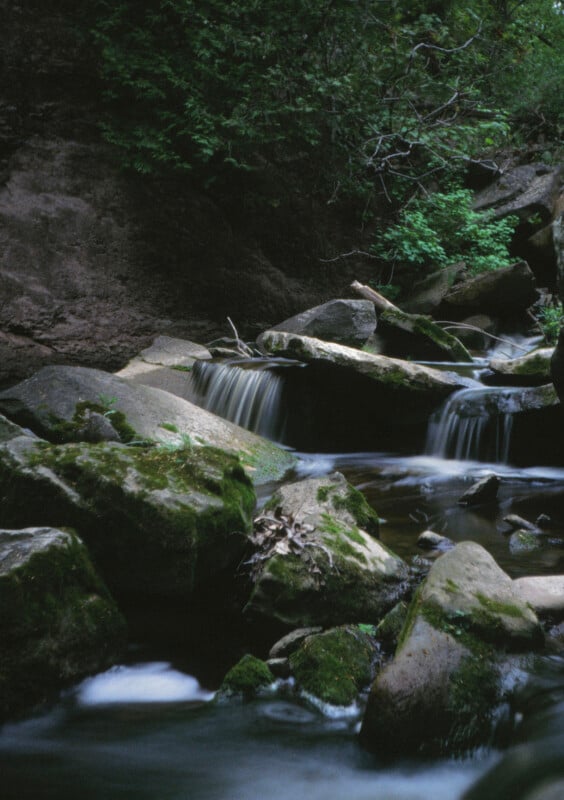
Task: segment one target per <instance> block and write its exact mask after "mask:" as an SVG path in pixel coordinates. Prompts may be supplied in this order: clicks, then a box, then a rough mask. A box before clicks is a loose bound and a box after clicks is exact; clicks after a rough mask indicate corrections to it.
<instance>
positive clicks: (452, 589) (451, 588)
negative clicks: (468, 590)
mask: <svg viewBox="0 0 564 800" xmlns="http://www.w3.org/2000/svg"><path fill="white" fill-rule="evenodd" d="M444 590H445V592H449V593H450V594H458V592H459V591H460V587H459V586H458V584H457V583H456V582H455V581H453V580H452V578H447V579H446V582H445V585H444Z"/></svg>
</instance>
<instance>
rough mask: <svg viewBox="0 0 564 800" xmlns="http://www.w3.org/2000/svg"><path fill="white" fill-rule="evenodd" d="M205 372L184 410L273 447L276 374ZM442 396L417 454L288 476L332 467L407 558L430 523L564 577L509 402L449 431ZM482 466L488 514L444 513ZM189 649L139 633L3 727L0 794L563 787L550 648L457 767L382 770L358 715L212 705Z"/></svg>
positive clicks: (559, 690) (292, 793) (552, 497)
mask: <svg viewBox="0 0 564 800" xmlns="http://www.w3.org/2000/svg"><path fill="white" fill-rule="evenodd" d="M449 368H452V365H449ZM479 368H480V363H477V364H476V365H474V366H473V369H474V370H479ZM221 369H223V372H222V373H221V372H220V370H221ZM205 370H207V374H205V375H200V376H199V379H198V380H199V384H198V386H197V387H196V389H195V398H196V399H197V400H198V402H200V404H203V405H206V406H207V407H208V408H210V409H211V410H215V411H216V412H217V413H220V414H222V415H224V416H227V417H229V418H231V419H233V420H234V421H237V422H239V423H240V424H243V425H245V426H247V427H250V428H252V429H254V430H256V431H257V432H260V433H261V434H263V435H267V436H270V437H271V438H273V439H277V440H280V439H283V436H284V420H283V402H282V401H281V399H280V398H281V392H282V389H283V378H281V377H280V370H279V371H278V373H276V374H275V373H273V372H272V371H269V370H268V369H262V370H258V372H257V371H252V372H251V371H249V370H241V369H237V368H235V369H234V368H233V367H231V368H229V367H225V368H219V370H218V368H214V367H213V366H212V367H211V372H210V368H209V367H208V366H206V368H205ZM205 370H204V371H205ZM261 374H262V377H260V375H261ZM257 376H258V377H257ZM221 381H223V382H224V383H223V384H222V385H219V383H220V382H221ZM225 382H227V383H225ZM483 391H484V390H483V389H482V388H481V387H480V386H479V385H476V387H475V388H471V389H464V390H462V392H461V393H459V394H460V397H459V400H460V401H464V392H466V393H468V392H470V393H472V392H475V393H479V392H483ZM485 391H486V392H487V391H488V390H485ZM511 391H514V390H508V396H509V395H510V394H511ZM214 392H215V397H214ZM476 396H477V395H476ZM456 403H457V400H456V398H453V399H451V400H450V401H449V404H450V405H449V406H448V407H447V408H446V409H445V412H444V414H443V415H442V416H441V415H440V413H439V414H437V415H436V416H435V417H434V419H432V420H431V421H430V423H429V427H428V434H427V442H426V444H425V445H424V446H423V447H422V448H421V452H419V453H418V454H417V455H406V454H405V453H404V452H403V451H402V452H399V453H398V452H396V453H394V452H391V451H389V450H388V449H387V450H386V452H350V453H348V452H339V453H312V452H307V453H301V454H300V456H299V466H298V470H297V471H298V475H301V476H306V475H324V474H327V473H330V472H332V471H334V470H335V469H338V470H339V471H341V472H343V473H344V475H345V476H346V477H347V479H348V480H349V481H350V482H351V483H352V484H353V485H354V486H356V487H357V488H359V489H360V490H361V491H362V492H363V493H364V494H365V496H366V498H367V499H368V501H369V502H370V503H371V504H372V505H373V507H374V508H375V509H376V510H377V511H378V514H379V515H380V517H381V518H382V520H383V523H382V526H381V539H382V541H383V542H384V543H385V544H386V545H388V546H389V547H390V548H391V549H393V550H394V551H395V552H396V553H397V554H398V555H400V556H402V557H403V558H405V559H407V560H408V561H410V562H411V561H412V560H413V559H414V558H416V559H417V558H422V557H423V556H424V555H426V554H423V553H422V551H420V550H418V548H417V545H416V540H417V537H418V535H419V534H420V533H421V532H422V531H423V530H425V529H427V528H431V529H433V530H435V531H437V532H439V533H442V534H444V535H446V536H448V537H449V538H451V539H452V540H454V541H462V540H469V539H470V540H473V541H476V542H479V543H480V544H482V545H483V546H484V547H486V548H487V549H488V550H489V551H490V552H491V553H492V555H493V556H494V558H495V559H496V561H497V562H498V563H499V564H500V566H501V567H502V568H503V569H504V570H505V571H506V572H507V573H508V574H509V575H510V576H511V577H519V576H523V575H531V574H535V575H539V574H556V573H562V572H564V541H563V540H564V503H563V498H564V467H562V466H559V465H556V466H555V465H554V463H550V464H547V465H546V466H542V465H537V464H535V465H532V464H528V465H527V464H524V465H520V466H515V465H512V464H511V461H510V454H511V448H510V447H509V444H510V443H509V441H508V439H509V438H510V437H511V433H512V431H511V427H512V425H511V422H512V419H511V403H510V400H508V401H507V402H505V401H504V404H503V403H502V406H503V408H502V410H501V413H499V414H498V415H497V418H496V420H495V421H494V424H493V425H492V424H489V423H491V420H490V421H489V423H488V424H486V421H485V420H488V419H489V418H488V417H487V415H486V416H484V415H483V414H482V415H478V416H477V418H476V420H475V421H474V422H468V420H466V422H465V421H464V419H463V417H459V415H458V412H457V408H456ZM482 454H484V458H485V460H482ZM491 473H495V474H497V475H499V476H500V478H501V486H500V493H499V502H498V504H497V505H492V506H488V507H483V508H479V509H477V510H469V509H467V508H463V507H461V506H459V505H457V499H458V498H459V497H460V495H461V494H462V493H463V491H464V490H465V489H466V488H468V486H469V485H471V484H472V482H473V481H474V480H475V479H478V478H479V477H481V476H483V475H486V474H491ZM272 488H273V487H270V490H272ZM509 513H516V514H519V515H520V516H522V517H525V518H526V519H530V520H531V519H532V520H535V519H536V518H537V517H538V515H539V514H541V513H543V514H547V515H548V516H549V517H550V518H551V520H552V524H553V533H554V535H551V536H549V537H547V540H546V542H545V544H544V546H543V547H541V548H539V549H537V550H534V551H530V552H521V551H515V550H512V549H511V547H510V545H509V537H508V536H507V535H505V530H506V526H505V524H504V523H503V517H505V516H506V515H507V514H509ZM563 635H564V634H563ZM208 638H213V637H212V636H211V635H210V636H209V637H208ZM202 647H203V648H204V650H203V651H202V650H201V649H199V648H202ZM216 647H217V643H216ZM193 648H194V649H193V650H190V648H183V649H182V650H181V651H180V652H179V651H178V650H176V651H174V650H171V649H168V650H167V648H166V647H161V648H158V647H155V646H154V644H152V645H151V644H149V643H148V642H146V641H143V640H142V639H141V638H140V641H138V642H137V643H135V644H134V645H132V646H131V648H130V652H129V658H128V660H127V662H124V665H122V666H120V667H117V668H116V667H114V668H113V669H112V670H110V671H109V672H106V673H104V674H101V675H98V676H95V677H93V678H90V679H88V680H86V681H84V682H83V683H82V684H80V685H79V686H76V687H74V688H72V689H70V690H68V691H66V692H64V693H63V694H62V695H61V696H60V698H58V699H57V700H56V701H55V702H54V703H53V704H51V706H50V707H48V708H47V709H44V710H43V711H42V712H41V713H39V714H36V715H33V716H30V717H28V718H26V719H23V720H21V721H18V722H15V723H10V724H7V725H5V726H4V728H3V729H2V730H1V731H0V775H1V781H0V786H1V796H2V798H3V799H4V800H22V798H30V799H31V798H33V799H34V800H39V799H40V798H52V800H66V799H67V798H68V799H69V800H70V799H71V798H72V800H125V799H126V798H127V799H128V800H130V799H131V800H134V799H135V800H259V798H260V799H261V800H262V799H263V798H268V800H290V798H305V799H306V800H427V798H433V800H460V798H462V797H465V796H466V793H469V794H468V796H469V797H471V798H472V800H489V798H492V800H493V798H496V800H505V798H507V800H509V798H512V800H518V798H520V797H525V796H526V797H527V800H528V798H529V796H530V795H529V794H527V791H528V787H529V785H530V784H534V785H535V786H536V785H537V783H538V780H539V775H542V776H543V779H544V777H546V776H550V775H556V779H557V780H559V781H562V780H563V778H564V713H563V712H564V657H563V656H562V655H560V654H553V655H550V654H549V655H544V656H540V657H538V659H537V663H536V667H535V670H534V673H533V674H531V675H530V676H528V678H527V679H526V680H525V681H524V687H523V688H522V689H521V690H520V691H519V692H518V693H517V695H516V697H515V700H514V702H513V703H512V705H511V707H509V706H508V708H507V709H505V711H504V714H503V715H502V716H503V719H501V720H500V724H499V731H498V735H497V736H496V738H495V739H494V741H493V742H492V744H491V746H489V747H487V748H483V749H480V750H479V751H477V752H474V753H471V754H469V755H468V756H466V757H464V758H447V757H445V758H442V759H438V760H409V761H407V760H402V759H401V758H398V760H397V761H395V762H394V763H389V762H386V763H384V762H382V761H381V760H379V759H378V757H377V756H374V755H371V754H369V753H366V752H364V751H363V750H362V749H361V747H360V746H359V744H358V742H357V732H358V726H359V723H360V716H359V714H357V715H354V714H353V715H343V716H339V715H334V714H331V713H329V712H328V713H327V714H322V713H321V712H320V711H319V710H314V709H311V708H308V707H306V706H305V705H300V704H299V703H298V702H297V701H296V700H295V698H293V697H292V696H290V695H289V696H288V698H283V697H280V696H276V698H275V697H271V698H266V699H263V700H260V701H254V702H249V703H246V704H241V703H238V704H218V703H213V702H212V698H213V696H214V694H213V691H214V689H216V688H217V686H218V683H219V682H220V680H221V669H219V668H218V666H217V664H215V667H212V666H210V665H211V661H212V660H213V658H214V654H213V653H206V652H205V645H202V643H201V642H200V643H196V644H194V645H193ZM228 666H229V664H226V665H225V669H227V667H228ZM224 671H225V670H224ZM492 768H493V772H491V774H490V770H492ZM563 786H564V784H563ZM471 787H474V788H473V789H472V788H471ZM547 796H548V795H547ZM553 796H554V797H556V796H557V795H556V794H554V795H550V797H553ZM558 796H559V797H564V788H563V789H562V792H561V794H560V795H558ZM531 797H532V795H531ZM535 797H536V795H535ZM539 797H540V795H539ZM543 797H544V795H543Z"/></svg>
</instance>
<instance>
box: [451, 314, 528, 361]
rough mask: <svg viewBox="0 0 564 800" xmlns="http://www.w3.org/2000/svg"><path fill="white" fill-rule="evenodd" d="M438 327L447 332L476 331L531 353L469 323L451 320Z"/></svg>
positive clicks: (521, 346)
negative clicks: (455, 330)
mask: <svg viewBox="0 0 564 800" xmlns="http://www.w3.org/2000/svg"><path fill="white" fill-rule="evenodd" d="M437 325H443V326H444V329H445V331H449V330H452V329H453V328H460V329H461V330H465V331H476V332H477V333H483V334H484V336H489V338H490V339H495V341H496V342H501V343H502V344H507V345H509V346H510V347H515V348H516V349H517V350H522V351H523V352H524V353H528V352H529V349H530V348H529V347H523V345H520V344H515V342H512V341H510V340H509V339H503V338H502V337H501V336H494V335H493V333H488V331H485V330H484V329H483V328H479V327H478V326H477V325H469V324H468V323H467V322H451V321H450V320H438V321H437Z"/></svg>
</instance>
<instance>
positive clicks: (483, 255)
mask: <svg viewBox="0 0 564 800" xmlns="http://www.w3.org/2000/svg"><path fill="white" fill-rule="evenodd" d="M516 222H517V220H516V218H514V217H506V218H505V219H501V220H494V219H492V217H491V215H488V214H487V213H479V212H477V211H474V210H473V208H472V192H471V191H469V190H467V189H453V190H452V191H450V192H446V193H442V192H437V193H435V194H432V195H429V196H427V197H425V198H419V199H417V200H414V201H413V202H412V203H411V204H410V205H408V206H406V207H405V208H404V209H403V211H402V212H401V217H400V221H399V222H398V223H397V224H396V225H392V226H391V227H390V228H388V229H387V230H386V231H384V233H382V235H381V236H380V239H379V241H378V242H377V243H376V245H375V246H374V247H373V252H374V253H375V254H376V255H377V256H379V257H380V258H385V259H387V260H390V261H394V262H399V263H401V264H404V265H406V266H412V267H414V268H415V269H416V270H417V271H419V272H421V273H427V272H430V271H432V270H433V269H437V268H439V267H445V266H447V265H448V264H454V263H456V262H459V261H464V262H465V263H466V265H467V268H468V272H469V273H470V274H471V275H475V274H478V273H480V272H487V271H489V270H495V269H499V268H500V267H506V266H509V264H510V263H511V257H510V255H509V250H508V247H509V243H510V241H511V237H512V235H513V229H514V227H515V225H516Z"/></svg>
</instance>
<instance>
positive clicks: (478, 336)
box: [452, 314, 496, 350]
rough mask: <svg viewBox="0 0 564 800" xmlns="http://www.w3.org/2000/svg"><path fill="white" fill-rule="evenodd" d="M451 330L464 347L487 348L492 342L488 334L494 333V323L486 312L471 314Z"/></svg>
mask: <svg viewBox="0 0 564 800" xmlns="http://www.w3.org/2000/svg"><path fill="white" fill-rule="evenodd" d="M452 331H453V333H456V335H457V337H458V338H459V339H460V341H461V342H462V343H463V344H464V345H466V347H471V348H473V349H474V350H487V349H488V347H489V346H490V345H491V342H492V337H491V336H488V334H489V333H492V334H493V333H495V331H496V324H495V322H494V320H493V319H492V318H491V317H490V316H488V315H487V314H472V315H471V316H469V317H465V319H463V320H461V322H460V327H458V326H454V327H453V328H452Z"/></svg>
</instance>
